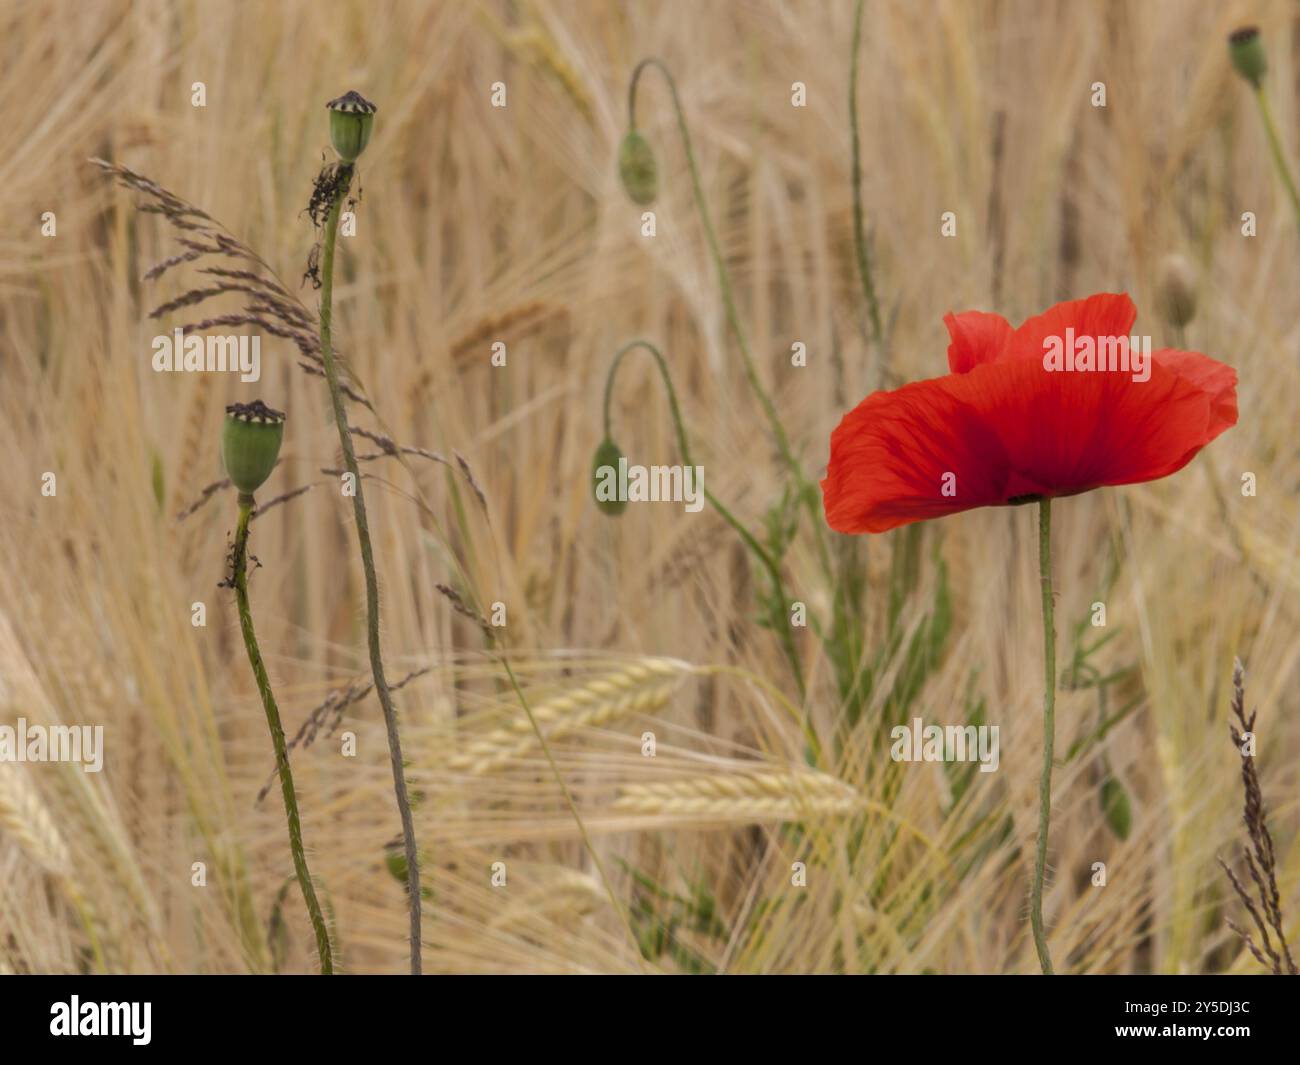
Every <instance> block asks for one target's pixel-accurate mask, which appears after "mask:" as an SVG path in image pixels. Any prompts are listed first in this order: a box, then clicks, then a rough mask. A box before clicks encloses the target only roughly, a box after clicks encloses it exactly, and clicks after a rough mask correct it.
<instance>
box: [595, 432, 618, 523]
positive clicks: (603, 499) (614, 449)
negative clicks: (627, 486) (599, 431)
mask: <svg viewBox="0 0 1300 1065" xmlns="http://www.w3.org/2000/svg"><path fill="white" fill-rule="evenodd" d="M622 458H623V452H621V451H620V450H619V449H618V445H617V444H616V443H614V441H613V440H611V439H609V437H606V438H605V439H604V440H602V441H601V442H600V447H598V448H596V455H595V457H594V458H593V459H592V462H591V491H592V495H593V496H594V497H595V500H596V506H598V507H600V509H601V510H602V511H603V512H604V513H606V514H608V515H609V516H610V517H611V518H614V517H618V515H620V514H622V513H623V511H625V510H626V509H627V500H626V499H620V498H619V495H620V493H619V491H618V464H619V462H620V461H621V460H622Z"/></svg>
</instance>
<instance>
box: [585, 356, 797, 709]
mask: <svg viewBox="0 0 1300 1065" xmlns="http://www.w3.org/2000/svg"><path fill="white" fill-rule="evenodd" d="M638 348H640V349H643V350H645V351H648V352H649V353H650V354H651V355H652V356H653V357H654V360H655V364H656V365H657V366H658V368H659V376H660V377H661V378H662V379H663V383H664V389H665V390H666V391H667V393H668V409H669V411H670V412H671V414H672V419H673V425H674V427H675V428H676V430H677V447H678V449H679V450H680V451H681V455H682V464H683V465H686V466H694V465H695V463H694V462H692V461H691V444H690V441H689V440H688V439H687V436H686V423H685V421H684V420H683V419H682V411H681V407H680V406H679V405H678V403H677V389H675V388H674V387H673V378H672V374H671V373H670V372H669V370H668V361H667V360H666V359H665V358H664V357H663V353H662V352H660V350H659V349H658V348H657V347H655V346H654V345H653V344H651V343H650V341H648V340H633V341H631V342H629V343H627V344H624V345H623V346H622V347H621V348H619V349H618V351H617V352H615V354H614V361H613V362H612V363H611V364H610V367H609V374H608V376H606V378H605V408H604V420H605V439H606V440H612V439H613V438H614V436H613V425H612V417H611V413H610V412H611V410H612V407H613V398H614V378H615V377H616V376H617V374H618V368H619V365H620V363H622V361H623V356H625V355H626V354H627V353H628V352H629V351H633V350H635V349H638ZM704 498H705V499H706V500H708V502H709V505H710V506H712V507H713V509H714V510H716V511H717V512H718V514H720V515H721V516H722V520H723V521H725V522H726V523H727V524H728V525H730V526H731V527H732V528H733V529H734V530H735V531H736V533H737V534H738V535H739V536H740V538H741V539H742V540H743V541H744V542H745V546H746V547H748V548H749V549H750V550H751V551H752V552H753V553H754V555H755V557H757V558H758V560H759V561H760V562H761V563H762V564H763V568H764V569H766V570H767V573H768V576H769V577H770V578H771V580H772V587H773V590H774V591H775V593H776V595H777V598H778V599H780V601H781V603H782V604H783V606H784V607H785V608H788V607H789V605H790V600H789V599H788V598H787V596H786V593H785V582H784V581H782V579H781V568H780V566H778V565H777V562H776V560H775V559H774V558H773V557H772V555H771V553H770V552H769V551H768V550H767V549H766V548H764V547H763V545H762V544H760V543H759V542H758V540H757V539H755V537H754V535H753V534H752V533H751V532H750V531H749V530H748V529H746V528H745V526H744V525H742V524H741V523H740V520H739V519H738V518H737V517H736V516H735V515H734V514H732V513H731V511H730V510H729V509H728V508H727V507H726V506H725V505H724V504H723V503H722V501H721V500H720V499H718V497H717V496H715V495H714V494H713V493H712V492H711V491H709V489H707V488H705V489H704ZM778 628H779V633H780V636H779V638H780V640H781V647H782V650H783V651H784V652H785V656H786V658H787V659H789V662H790V668H791V670H793V672H794V680H795V684H796V685H797V686H798V688H799V698H800V699H801V700H802V699H803V698H804V697H805V695H806V694H807V692H806V689H805V686H804V677H803V666H802V665H801V664H800V661H799V650H798V648H797V647H796V645H795V642H794V636H793V634H792V633H791V632H790V626H789V625H788V624H783V625H780V626H779V627H778ZM810 730H811V726H809V727H808V729H806V731H809V732H810Z"/></svg>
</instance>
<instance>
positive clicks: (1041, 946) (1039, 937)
mask: <svg viewBox="0 0 1300 1065" xmlns="http://www.w3.org/2000/svg"><path fill="white" fill-rule="evenodd" d="M1038 579H1039V583H1040V584H1041V585H1042V592H1043V669H1044V679H1045V682H1046V686H1047V689H1046V693H1045V694H1044V697H1043V775H1042V779H1041V780H1040V782H1039V785H1038V847H1037V849H1036V850H1035V851H1034V885H1033V891H1032V898H1031V902H1030V910H1029V921H1030V924H1031V925H1032V926H1033V930H1034V946H1035V948H1037V950H1038V963H1039V965H1041V966H1042V968H1043V975H1044V976H1051V975H1052V956H1051V955H1050V954H1049V953H1048V952H1047V937H1046V936H1045V935H1044V934H1043V870H1044V868H1045V867H1046V865H1047V833H1048V828H1049V826H1050V824H1051V820H1052V748H1053V746H1054V744H1055V741H1056V627H1055V624H1054V622H1053V618H1052V500H1051V499H1050V498H1044V499H1042V500H1040V501H1039V504H1038Z"/></svg>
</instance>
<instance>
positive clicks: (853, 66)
mask: <svg viewBox="0 0 1300 1065" xmlns="http://www.w3.org/2000/svg"><path fill="white" fill-rule="evenodd" d="M863 6H864V0H858V8H857V12H856V13H855V14H854V16H853V44H852V45H851V47H852V52H851V53H850V55H851V57H852V58H851V60H850V64H849V126H850V130H851V133H852V140H853V248H854V251H855V252H856V253H857V260H858V277H859V278H861V279H862V294H863V295H864V296H865V297H866V300H867V310H868V312H869V313H870V315H871V333H872V338H873V339H874V340H875V342H876V358H877V359H879V360H880V361H879V363H878V377H879V381H880V387H882V388H883V387H884V381H885V337H884V330H883V328H882V327H881V324H880V301H879V300H878V299H877V298H876V286H875V284H874V283H873V282H872V279H871V261H870V258H869V256H868V254H867V233H866V225H865V223H864V221H863V212H862V146H861V142H860V139H859V137H858V53H859V52H860V51H861V48H860V45H861V41H862V9H863Z"/></svg>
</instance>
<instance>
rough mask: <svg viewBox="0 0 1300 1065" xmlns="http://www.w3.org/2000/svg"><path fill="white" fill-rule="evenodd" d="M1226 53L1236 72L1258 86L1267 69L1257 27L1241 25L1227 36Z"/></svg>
mask: <svg viewBox="0 0 1300 1065" xmlns="http://www.w3.org/2000/svg"><path fill="white" fill-rule="evenodd" d="M1228 55H1229V56H1230V57H1231V58H1232V65H1233V66H1234V67H1235V68H1236V70H1237V73H1238V74H1240V75H1241V76H1242V77H1243V78H1245V79H1246V80H1247V81H1248V82H1250V83H1251V85H1253V86H1254V87H1255V88H1257V89H1258V88H1259V85H1260V82H1262V81H1263V80H1264V72H1265V71H1266V70H1268V60H1267V59H1265V58H1264V42H1263V41H1262V40H1261V39H1260V36H1259V29H1258V27H1255V26H1243V27H1242V28H1241V29H1239V30H1237V31H1235V32H1234V33H1233V34H1232V35H1231V36H1229V38H1228Z"/></svg>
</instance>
